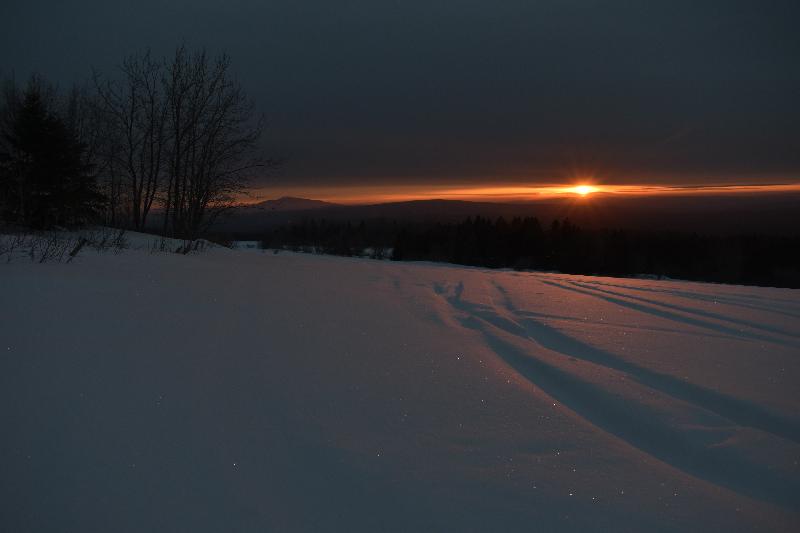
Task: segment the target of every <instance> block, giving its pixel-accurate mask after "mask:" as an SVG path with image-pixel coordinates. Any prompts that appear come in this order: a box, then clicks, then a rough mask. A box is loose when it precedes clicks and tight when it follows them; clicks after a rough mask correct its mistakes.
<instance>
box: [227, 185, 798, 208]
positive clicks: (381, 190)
mask: <svg viewBox="0 0 800 533" xmlns="http://www.w3.org/2000/svg"><path fill="white" fill-rule="evenodd" d="M779 192H800V183H791V184H773V185H752V184H747V185H702V186H686V185H613V184H589V183H577V184H576V183H572V184H546V185H535V186H524V185H518V184H508V185H498V186H491V187H488V186H481V185H439V186H423V185H405V184H404V185H342V186H318V187H314V186H288V187H269V188H261V189H255V190H253V191H252V192H251V194H250V195H249V196H248V197H246V198H242V200H241V201H242V203H243V204H252V203H258V202H263V201H264V200H268V199H275V198H280V197H284V196H294V197H300V198H309V199H314V200H323V201H326V202H332V203H338V204H347V205H366V204H379V203H390V202H406V201H414V200H467V201H475V202H495V203H504V202H512V203H513V202H533V201H537V200H547V199H553V198H569V197H575V198H577V199H581V200H586V201H589V200H591V198H592V197H593V196H598V195H602V196H618V197H622V196H629V197H632V196H662V195H672V196H680V195H684V196H688V195H718V194H724V195H729V194H746V193H749V194H763V193H779Z"/></svg>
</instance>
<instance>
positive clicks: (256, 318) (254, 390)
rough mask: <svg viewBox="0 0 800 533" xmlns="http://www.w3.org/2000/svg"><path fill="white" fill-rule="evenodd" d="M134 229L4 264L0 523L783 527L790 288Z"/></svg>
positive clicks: (76, 527) (793, 497)
mask: <svg viewBox="0 0 800 533" xmlns="http://www.w3.org/2000/svg"><path fill="white" fill-rule="evenodd" d="M132 240H133V241H135V242H144V241H143V239H142V238H133V239H132ZM140 248H141V249H139V250H127V251H125V252H123V253H121V254H112V253H105V254H98V253H96V252H92V253H86V254H82V255H80V256H79V257H78V258H76V259H75V261H73V262H72V263H70V264H56V263H45V264H33V263H31V262H29V261H28V262H24V261H13V262H11V263H10V264H2V265H0V298H1V300H0V313H1V314H0V354H2V357H1V358H0V423H1V424H2V426H0V427H2V428H3V434H2V439H0V501H2V507H1V508H0V530H2V531H80V532H94V531H96V532H106V531H115V532H126V531H137V532H138V531H165V532H166V531H169V532H174V531H191V532H202V531H209V532H211V531H587V530H591V531H699V530H703V531H711V530H719V531H756V530H764V531H797V530H798V528H799V527H800V467H798V461H799V460H800V409H798V407H800V291H796V290H788V289H769V288H750V287H740V286H725V285H711V284H699V283H686V282H675V281H654V280H628V279H611V278H592V277H581V276H567V275H559V274H539V273H517V272H509V271H487V270H482V269H471V268H460V267H453V266H444V265H432V264H414V263H391V262H381V261H371V260H360V259H346V258H333V257H322V256H312V255H302V254H291V253H280V254H274V253H272V252H266V253H264V252H258V253H253V252H237V251H233V250H227V249H223V248H212V249H210V250H208V251H206V252H205V253H201V254H191V255H188V256H183V255H178V254H169V253H160V254H152V253H148V252H147V251H146V250H147V248H148V246H147V245H146V244H145V245H142V246H140Z"/></svg>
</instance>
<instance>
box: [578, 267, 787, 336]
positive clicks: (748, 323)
mask: <svg viewBox="0 0 800 533" xmlns="http://www.w3.org/2000/svg"><path fill="white" fill-rule="evenodd" d="M568 283H569V284H570V285H574V286H576V287H581V288H583V289H588V290H594V291H597V292H602V293H604V294H610V295H612V296H617V297H621V298H628V299H630V300H636V301H639V302H645V303H647V304H650V305H656V306H659V307H666V308H667V309H674V310H676V311H680V312H683V313H686V314H692V315H699V316H702V317H706V318H711V319H714V320H719V321H720V322H730V323H731V324H736V325H737V326H745V327H748V328H752V329H760V330H762V331H765V332H767V333H772V334H775V335H783V336H785V337H793V338H795V339H800V335H796V334H794V333H790V332H788V331H786V330H784V329H781V328H776V327H772V326H767V325H764V324H757V323H755V322H752V321H745V320H741V319H738V318H733V317H729V316H724V315H720V314H719V313H713V312H711V311H704V310H702V309H693V308H690V307H684V306H680V305H674V304H670V303H667V302H659V301H658V300H652V299H649V298H643V297H641V296H634V295H632V294H625V293H623V292H618V291H611V290H608V289H600V288H597V287H593V286H591V285H588V284H586V283H581V282H579V281H570V282H568ZM764 340H767V339H766V338H765V339H764ZM798 346H800V345H798Z"/></svg>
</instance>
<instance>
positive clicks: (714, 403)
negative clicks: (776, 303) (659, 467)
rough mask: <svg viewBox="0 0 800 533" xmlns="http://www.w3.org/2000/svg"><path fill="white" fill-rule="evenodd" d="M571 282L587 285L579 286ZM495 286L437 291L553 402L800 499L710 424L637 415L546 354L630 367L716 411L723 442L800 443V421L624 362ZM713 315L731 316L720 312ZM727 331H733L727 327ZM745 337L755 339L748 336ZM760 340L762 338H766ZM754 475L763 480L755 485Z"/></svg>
mask: <svg viewBox="0 0 800 533" xmlns="http://www.w3.org/2000/svg"><path fill="white" fill-rule="evenodd" d="M541 282H542V283H545V284H547V285H550V286H554V287H559V288H562V289H567V290H572V289H571V287H570V286H568V285H564V284H561V283H555V282H551V281H541ZM571 284H575V285H579V286H583V284H578V283H571ZM493 286H494V288H495V289H496V290H497V292H498V293H499V297H500V300H501V304H500V305H498V306H494V307H493V306H485V305H479V304H473V303H469V302H467V301H465V300H464V299H463V298H462V294H463V292H464V285H463V283H461V282H459V284H457V285H456V286H455V288H453V289H452V290H448V289H445V288H444V287H442V286H440V285H437V286H435V291H436V293H437V294H440V295H445V297H446V299H447V301H448V302H449V303H450V304H451V305H452V306H453V307H454V308H455V309H457V310H458V311H461V312H463V313H465V314H466V316H465V317H462V318H461V319H460V321H461V323H462V324H463V325H464V326H465V327H467V328H471V329H476V330H479V331H480V332H481V333H482V334H483V335H484V336H485V337H486V340H487V343H488V344H489V345H490V346H491V347H492V349H493V350H494V351H495V353H496V354H497V355H498V356H499V357H500V358H502V359H503V360H505V361H506V362H507V363H508V364H509V365H511V366H512V367H514V368H515V369H516V370H517V371H518V372H519V373H520V374H522V375H523V376H525V377H526V378H527V379H529V380H530V381H531V382H532V383H534V384H535V385H536V386H538V387H540V388H541V389H542V390H544V391H545V392H546V393H547V394H549V395H551V396H552V397H553V398H554V399H556V400H558V401H559V402H561V403H563V404H564V405H566V406H567V407H569V408H570V409H572V410H573V411H575V412H576V413H577V414H578V415H580V416H581V417H583V418H584V419H586V420H587V421H589V422H590V423H592V424H594V425H596V426H597V427H599V428H600V429H602V430H604V431H606V432H608V433H610V434H612V435H614V436H616V437H619V438H620V439H622V440H624V441H626V442H627V443H629V444H631V445H632V446H635V447H637V448H639V449H640V450H642V451H644V452H646V453H649V454H651V455H653V456H654V457H656V458H657V459H659V460H662V461H664V462H666V463H668V464H670V465H672V466H674V467H676V468H679V469H681V470H684V471H686V472H687V473H688V474H690V475H693V476H696V477H700V478H702V479H706V480H708V481H711V482H714V483H719V484H721V485H724V486H726V487H728V488H730V489H732V490H736V491H741V492H743V493H745V494H747V495H749V496H754V497H757V498H764V499H765V500H767V501H770V502H773V503H776V504H779V505H785V506H788V507H790V508H795V507H796V506H797V505H798V503H800V482H798V480H797V479H791V478H787V477H786V476H782V475H780V474H778V475H776V474H775V473H773V472H771V471H770V470H769V469H768V468H760V467H759V466H758V465H753V464H751V463H750V462H748V461H747V459H746V458H742V457H739V456H738V455H737V454H736V452H735V451H734V450H730V449H726V448H719V447H709V446H708V425H706V426H704V427H702V428H700V429H699V430H698V431H697V435H694V434H692V431H687V430H686V429H685V428H680V427H675V425H674V424H671V423H669V422H670V421H669V419H668V418H669V417H668V416H666V414H665V413H660V412H658V411H655V410H653V409H641V410H640V411H639V412H636V411H635V410H632V409H631V408H630V404H628V401H629V398H624V397H618V396H616V395H615V394H614V393H613V391H608V390H604V389H603V388H601V387H598V386H597V385H596V384H594V383H591V382H588V381H586V380H583V379H581V377H580V376H577V375H575V374H573V373H570V372H569V370H566V369H564V368H563V367H562V366H561V365H559V364H558V363H557V362H551V361H552V355H551V356H549V357H546V356H545V357H543V356H542V352H543V351H547V352H549V353H550V354H558V355H560V356H562V357H566V358H570V359H572V360H575V359H577V360H581V361H585V362H588V363H592V364H595V365H600V366H603V367H605V368H606V369H610V370H613V371H619V372H623V373H625V375H626V376H627V377H631V378H633V379H635V380H636V381H637V382H638V383H640V384H641V385H644V386H646V387H649V388H650V389H653V390H655V391H658V392H659V393H661V394H663V395H664V396H667V397H669V401H679V402H684V403H687V404H690V405H691V407H692V408H694V409H696V410H698V411H702V412H700V413H699V416H698V417H697V418H698V422H699V421H700V420H702V419H703V418H705V419H708V414H709V413H710V414H712V415H715V416H714V418H718V419H717V420H712V421H711V423H713V424H714V425H716V430H717V431H716V432H717V433H718V434H719V435H720V441H721V440H723V439H724V438H727V437H728V436H729V435H730V434H731V432H732V431H731V428H732V427H733V426H746V427H752V428H755V429H759V430H762V431H766V432H769V433H772V434H774V435H776V436H777V437H780V438H784V439H789V440H792V441H794V442H795V443H800V424H798V420H796V419H793V418H789V417H782V416H780V415H777V414H774V413H771V412H769V411H767V410H765V409H763V408H761V407H760V406H758V405H755V404H753V403H750V402H746V401H742V400H740V399H738V398H734V397H730V396H727V395H724V394H720V393H718V392H716V391H713V390H710V389H707V388H704V387H700V386H697V385H693V384H691V383H687V382H685V381H682V380H680V379H678V378H675V377H673V376H669V375H664V374H659V373H657V372H654V371H652V370H650V369H647V368H643V367H640V366H637V365H635V364H633V363H630V362H626V361H623V360H620V359H619V358H617V357H615V356H614V355H611V354H609V353H607V352H604V351H602V350H599V349H597V348H594V347H592V346H590V345H588V344H585V343H583V342H581V341H579V340H577V339H574V338H571V337H569V336H567V335H564V334H563V333H561V332H559V331H558V330H557V329H554V328H552V327H549V326H547V325H546V324H545V323H543V322H540V321H538V320H535V319H532V318H530V317H526V316H524V311H523V312H521V311H519V310H517V309H516V308H515V307H514V306H513V305H512V303H511V300H510V299H509V297H508V294H507V291H506V289H504V288H503V287H502V286H501V285H500V284H498V283H497V282H494V283H493ZM586 294H591V293H588V292H587V293H586ZM619 296H622V295H619ZM601 297H602V296H601ZM602 298H604V299H607V298H605V297H602ZM608 300H609V301H610V302H612V303H620V302H621V300H619V299H618V298H614V299H608ZM665 307H666V305H665ZM668 307H670V308H676V307H677V306H668ZM632 308H633V309H636V310H638V311H642V312H652V311H651V308H648V307H644V306H641V305H638V304H635V305H633V306H632ZM681 310H682V311H685V312H689V313H692V312H696V313H697V314H701V312H700V311H699V310H692V309H688V308H682V309H681ZM655 314H657V315H658V316H661V317H666V318H670V319H673V317H674V315H672V314H667V315H664V314H660V313H658V312H656V313H655ZM706 315H710V314H706ZM714 317H715V318H717V319H724V317H721V316H720V315H714ZM737 322H738V321H737ZM686 323H688V324H692V325H700V326H703V327H709V329H715V328H716V326H713V325H712V326H709V325H708V324H707V323H706V322H698V321H696V320H694V319H687V320H686ZM762 329H764V328H763V327H762ZM498 330H499V332H504V333H507V334H510V335H513V336H516V337H518V338H520V339H522V340H523V341H526V342H524V344H523V347H522V348H520V347H519V346H518V345H516V344H514V343H511V342H508V341H507V340H505V339H504V338H503V335H501V334H498ZM723 331H724V332H727V333H731V331H730V330H728V329H727V328H726V329H724V330H723ZM743 336H745V337H748V338H750V336H749V335H747V334H744V335H743ZM755 338H758V339H761V337H755ZM705 423H706V424H709V422H705ZM754 480H758V482H757V483H753V481H754Z"/></svg>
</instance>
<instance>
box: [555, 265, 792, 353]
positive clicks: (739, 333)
mask: <svg viewBox="0 0 800 533" xmlns="http://www.w3.org/2000/svg"><path fill="white" fill-rule="evenodd" d="M541 282H542V283H544V284H545V285H550V286H551V287H556V288H559V289H564V290H567V291H573V292H577V293H578V294H584V295H588V296H593V297H595V298H599V299H601V300H605V301H606V302H608V303H612V304H616V305H620V306H622V307H627V308H628V309H633V310H634V311H640V312H642V313H647V314H650V315H653V316H656V317H659V318H665V319H667V320H672V321H674V322H678V323H682V324H686V325H689V326H696V327H699V328H704V329H708V330H711V331H716V332H717V333H724V334H727V335H730V336H731V337H735V338H740V339H747V340H752V341H762V342H771V343H773V344H780V345H782V346H787V347H791V348H800V343H797V342H793V341H788V340H782V339H777V338H775V337H772V336H769V335H764V334H761V333H755V332H749V331H743V330H740V329H735V328H733V327H729V326H726V325H724V324H717V323H715V322H710V321H708V320H703V319H700V318H695V317H690V316H684V315H681V314H678V313H676V312H673V311H668V310H666V309H658V308H656V307H653V306H652V305H645V304H644V303H637V302H635V301H633V302H632V301H629V300H627V299H624V298H629V299H632V297H631V296H627V295H626V296H624V297H620V296H619V295H614V296H612V295H611V294H608V295H606V294H598V293H597V292H596V291H600V292H604V293H608V292H609V291H602V289H589V288H580V286H570V285H565V284H563V283H557V282H555V281H546V280H541ZM567 283H570V284H573V283H574V282H567ZM612 294H615V293H612ZM640 300H642V301H644V302H647V303H648V304H653V303H654V302H652V301H651V300H647V299H646V298H640ZM667 307H670V306H669V305H667ZM671 308H672V309H675V310H676V311H678V310H680V311H681V312H684V313H687V314H689V313H691V312H690V311H687V310H686V308H682V307H678V306H671ZM733 320H735V319H733ZM731 321H732V320H731Z"/></svg>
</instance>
